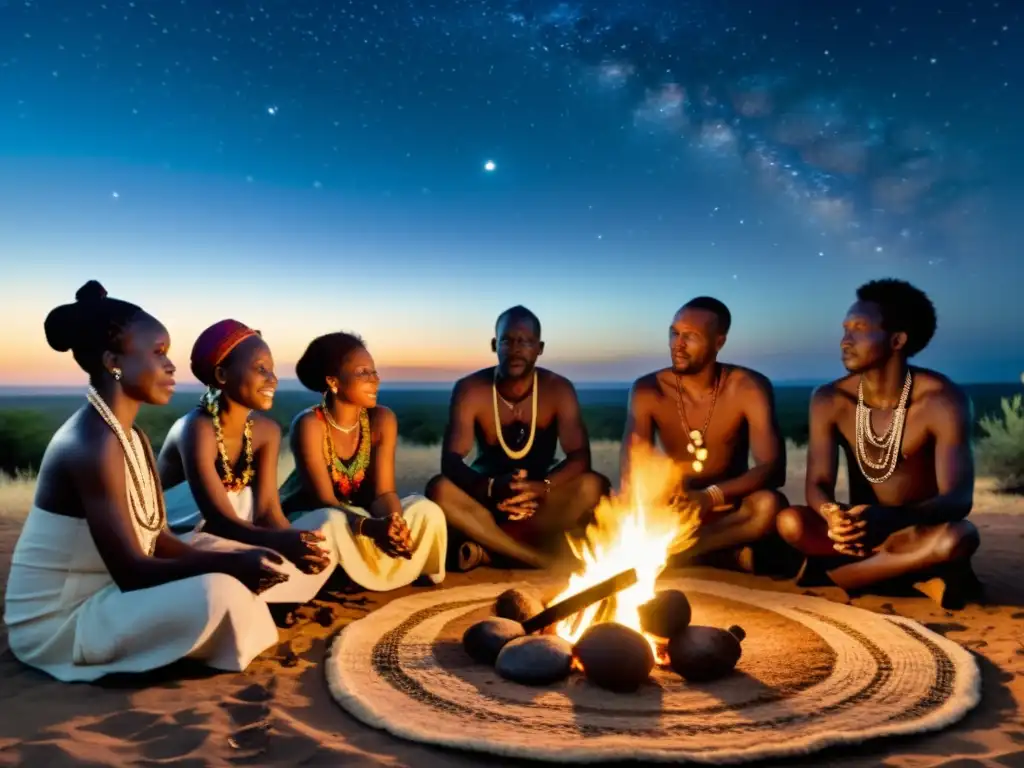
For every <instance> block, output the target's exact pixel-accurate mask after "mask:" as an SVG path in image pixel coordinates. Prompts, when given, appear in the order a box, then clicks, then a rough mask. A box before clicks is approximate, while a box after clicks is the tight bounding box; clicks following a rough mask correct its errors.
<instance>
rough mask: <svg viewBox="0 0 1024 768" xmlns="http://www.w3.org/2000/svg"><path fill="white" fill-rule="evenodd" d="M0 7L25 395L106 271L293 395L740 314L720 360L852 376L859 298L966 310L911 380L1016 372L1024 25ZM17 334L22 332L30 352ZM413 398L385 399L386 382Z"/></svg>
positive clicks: (3, 252) (931, 7)
mask: <svg viewBox="0 0 1024 768" xmlns="http://www.w3.org/2000/svg"><path fill="white" fill-rule="evenodd" d="M301 5H302V7H301V10H300V8H299V7H298V6H295V5H292V4H286V3H277V2H268V3H264V4H263V5H262V6H260V7H257V6H250V7H248V8H243V7H242V6H237V5H233V4H231V3H225V2H223V0H204V2H202V3H200V2H198V0H182V2H180V3H173V4H154V3H133V2H129V1H128V0H108V2H106V3H105V4H103V5H102V6H98V5H93V4H88V3H82V2H80V1H76V2H72V0H35V1H34V2H30V3H18V4H13V3H0V263H2V264H3V268H4V280H3V282H2V283H0V304H2V306H3V312H4V318H5V320H6V325H7V327H8V329H9V330H8V332H7V333H6V334H5V336H4V338H3V339H0V386H34V385H52V386H60V385H77V384H80V383H83V382H84V375H83V374H82V373H81V371H80V370H79V369H78V368H77V366H76V365H75V363H74V361H73V360H72V358H71V355H70V354H65V355H61V354H58V353H56V352H54V351H53V350H51V349H50V348H49V347H48V346H47V344H46V340H45V337H44V334H43V319H44V318H45V316H46V313H47V312H48V311H49V310H50V309H52V308H53V307H54V306H56V305H58V304H61V303H66V302H69V301H71V300H73V298H74V293H75V291H76V290H77V289H78V287H79V286H81V285H82V284H83V283H84V282H85V281H86V280H89V279H97V280H99V281H100V282H101V283H103V285H104V286H105V287H106V288H107V290H108V291H109V292H110V294H111V295H112V296H116V297H119V298H124V299H126V300H129V301H132V302H135V303H137V304H140V305H141V306H142V307H143V308H145V309H146V310H147V311H149V312H150V313H151V314H153V315H155V316H156V317H157V318H159V319H160V320H161V321H162V322H163V323H164V324H165V325H166V326H167V327H168V329H169V330H170V332H171V335H172V341H173V349H172V353H171V357H172V359H173V360H174V362H175V363H176V365H177V367H178V371H179V378H180V379H181V380H182V381H183V382H186V383H187V382H191V381H192V379H191V375H190V373H189V371H188V367H189V366H188V354H189V350H190V349H191V346H192V343H193V341H194V339H195V338H196V336H197V335H198V334H199V332H200V331H202V330H203V329H204V328H205V327H207V326H208V325H210V324H211V323H213V322H215V321H217V320H220V319H223V318H227V317H232V318H235V319H238V320H240V321H242V322H244V323H246V324H249V325H251V326H253V327H256V328H259V329H260V330H261V331H262V332H263V334H264V337H265V338H266V340H267V341H268V343H269V344H270V347H271V349H272V351H273V353H274V357H275V360H276V363H277V366H278V373H279V375H281V376H282V377H284V378H289V377H291V376H292V375H293V365H294V362H295V360H296V359H298V357H299V356H300V355H301V353H302V351H303V349H304V347H305V345H306V344H307V343H308V342H309V341H310V340H312V339H313V338H314V337H315V336H317V335H319V334H322V333H326V332H330V331H335V330H352V331H356V332H358V333H360V334H361V335H363V336H364V338H365V339H366V341H367V343H368V345H369V347H370V351H371V352H372V353H373V354H374V356H375V359H376V362H377V365H378V367H379V368H380V369H381V371H382V373H384V374H385V376H386V377H390V378H392V379H393V380H395V381H413V380H414V381H438V382H450V381H452V380H453V379H454V378H457V377H458V376H459V375H462V374H463V373H467V372H469V371H471V370H473V369H475V368H478V367H482V366H485V365H488V364H490V363H491V362H492V361H493V355H492V353H491V351H490V347H489V344H490V339H491V336H492V335H493V328H494V321H495V319H496V317H497V315H498V314H499V313H500V312H501V311H503V310H504V309H506V308H507V307H509V306H512V305H515V304H523V305H525V306H527V307H529V308H530V309H532V310H533V311H534V312H535V313H536V314H537V315H538V316H539V317H540V319H541V321H542V323H543V328H544V331H543V336H544V339H545V341H546V342H547V351H546V353H545V355H544V357H543V358H542V359H541V365H545V366H547V367H551V368H553V369H555V370H559V371H561V372H564V373H566V374H567V375H570V376H572V377H574V378H575V379H579V380H581V381H616V382H621V381H628V380H630V379H632V378H634V377H636V376H638V375H640V374H642V373H644V372H646V371H648V370H651V369H652V368H653V367H656V366H660V365H665V364H667V363H668V358H667V352H666V344H667V328H668V325H669V323H670V321H671V318H672V315H673V313H674V312H675V311H676V309H677V308H678V307H679V306H680V305H681V304H682V303H684V302H685V301H687V300H688V299H690V298H692V297H693V296H696V295H701V294H709V295H713V296H715V297H717V298H719V299H721V300H723V301H724V302H725V303H726V304H727V305H728V306H729V308H730V309H731V310H732V313H733V330H732V332H731V334H730V336H729V341H728V344H727V346H726V348H725V351H724V352H723V355H722V358H723V360H726V361H730V362H736V363H740V364H745V365H750V366H752V367H755V368H757V369H759V370H761V371H763V372H764V373H765V374H767V375H768V376H770V377H772V378H773V379H777V380H798V379H799V380H810V379H814V380H818V379H822V380H823V379H826V378H828V377H832V376H836V375H839V374H840V373H841V372H842V367H841V364H840V357H839V341H840V336H841V333H842V328H841V323H842V320H843V316H844V314H845V312H846V310H847V308H848V307H849V305H850V304H851V303H852V301H853V300H854V292H855V289H856V287H857V286H858V285H859V284H861V283H863V282H865V281H867V280H871V279H874V278H879V277H899V278H903V279H906V280H909V281H911V282H912V283H914V284H915V285H917V286H919V287H920V288H922V289H924V290H925V291H927V292H928V293H929V295H930V296H931V298H932V300H933V301H934V302H935V305H936V308H937V311H938V316H939V330H938V333H937V335H936V337H935V340H934V341H933V343H932V345H931V346H930V347H929V348H928V349H927V350H925V352H924V353H923V354H922V355H920V358H919V359H915V361H914V362H916V363H919V364H921V365H926V366H933V367H936V368H938V369H939V370H941V371H943V372H944V373H947V374H949V375H950V376H952V377H953V378H954V379H956V380H958V381H962V382H983V381H1017V380H1019V375H1020V372H1021V370H1024V345H1021V343H1020V341H1019V335H1020V328H1021V327H1022V325H1024V309H1022V305H1021V302H1020V299H1019V294H1020V286H1021V285H1024V262H1022V260H1021V258H1020V253H1021V250H1020V243H1021V241H1022V237H1021V232H1022V228H1021V226H1020V215H1019V213H1018V211H1019V209H1020V207H1021V204H1022V202H1024V200H1022V198H1024V194H1022V192H1024V183H1022V181H1021V180H1022V178H1024V176H1022V174H1024V153H1021V152H1020V151H1019V147H1018V146H1017V144H1018V143H1019V142H1018V139H1017V136H1018V135H1019V133H1020V131H1021V129H1022V128H1024V108H1022V105H1024V77H1022V73H1024V40H1022V39H1021V38H1022V35H1021V32H1022V30H1024V18H1022V17H1024V9H1022V8H1017V7H1016V6H1014V5H1013V4H1010V3H1004V4H999V5H997V4H986V5H985V6H984V7H982V6H980V5H979V6H977V7H974V8H972V9H970V10H968V9H965V8H964V6H963V4H962V3H957V2H954V1H953V0H942V1H941V2H938V3H933V4H928V5H927V7H925V6H924V5H921V4H919V3H913V2H910V0H901V1H900V2H896V3H887V4H885V5H877V4H872V3H866V4H860V6H861V7H856V6H855V5H849V6H846V5H842V6H839V5H835V6H833V5H826V4H807V3H793V4H766V3H757V2H752V1H748V2H741V1H740V0H716V1H715V2H712V1H711V0H705V1H703V2H686V3H680V2H678V1H677V0H644V1H643V2H625V0H623V1H622V2H607V3H601V4H598V6H597V9H591V10H589V11H586V13H585V12H584V6H582V5H579V4H574V3H563V2H555V0H550V1H546V0H545V1H541V2H525V1H523V0H483V1H482V2H480V3H477V4H472V5H468V4H465V3H462V2H456V0H441V1H440V2H427V1H426V0H410V2H408V3H405V4H403V5H402V6H401V8H398V7H395V8H392V7H391V6H389V5H388V4H386V3H380V4H378V5H377V6H373V5H372V4H353V5H351V6H344V7H341V6H339V5H338V4H335V3H316V2H313V3H306V4H301ZM12 329H13V330H12ZM385 384H386V382H385Z"/></svg>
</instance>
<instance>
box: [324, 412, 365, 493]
mask: <svg viewBox="0 0 1024 768" xmlns="http://www.w3.org/2000/svg"><path fill="white" fill-rule="evenodd" d="M313 413H314V414H316V417H317V418H318V419H319V420H320V421H321V422H323V424H324V442H323V454H324V460H325V461H326V462H327V471H328V473H330V475H331V482H332V483H333V485H334V491H335V493H336V494H337V495H338V497H339V498H340V499H344V500H346V501H347V500H348V499H350V498H351V497H352V494H354V493H355V492H356V491H358V490H359V487H360V486H361V485H362V484H363V481H364V480H365V479H366V470H367V469H368V468H369V466H370V451H371V449H372V447H373V446H372V442H373V439H372V436H371V434H370V414H369V413H368V412H367V411H366V409H365V408H361V409H360V410H359V419H358V420H357V421H356V423H355V424H353V425H352V426H351V427H342V426H341V425H340V424H338V422H336V421H335V420H334V417H333V416H331V412H330V411H329V410H328V408H327V401H326V398H325V399H324V401H323V402H322V403H321V404H320V405H318V406H314V408H313ZM356 427H358V428H359V442H358V444H357V445H358V448H357V449H356V453H355V455H354V456H353V457H352V458H351V459H350V460H349V462H348V463H345V462H344V461H342V459H341V457H340V456H338V453H337V451H336V450H335V449H334V440H332V439H331V429H332V428H333V429H336V430H338V431H339V432H341V433H343V434H351V433H352V432H353V431H355V429H356Z"/></svg>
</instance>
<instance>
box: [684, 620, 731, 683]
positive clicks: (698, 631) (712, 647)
mask: <svg viewBox="0 0 1024 768" xmlns="http://www.w3.org/2000/svg"><path fill="white" fill-rule="evenodd" d="M746 636H747V633H746V632H744V631H743V628H742V627H737V626H732V627H729V629H728V630H725V629H719V628H718V627H705V626H689V627H687V628H686V629H684V630H683V631H682V632H680V633H679V634H677V635H676V636H675V637H673V638H672V639H671V640H669V643H668V658H669V663H670V664H671V665H672V669H674V670H675V671H676V673H678V674H679V676H680V677H683V678H685V679H686V680H689V681H690V682H694V683H706V682H709V681H711V680H717V679H718V678H720V677H725V676H726V675H728V674H729V673H730V672H732V671H733V669H734V668H735V667H736V663H737V662H738V661H739V660H740V656H741V655H742V653H743V646H742V645H741V643H742V641H743V639H744V638H745V637H746Z"/></svg>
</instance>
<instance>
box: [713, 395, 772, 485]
mask: <svg viewBox="0 0 1024 768" xmlns="http://www.w3.org/2000/svg"><path fill="white" fill-rule="evenodd" d="M740 386H741V391H740V392H739V393H738V394H739V397H740V401H741V402H742V403H743V416H744V418H746V420H747V427H748V429H749V434H750V451H751V453H752V454H753V458H754V466H753V467H751V468H750V469H749V470H747V471H746V472H744V473H743V474H742V475H740V476H739V477H736V478H733V479H731V480H726V481H725V482H722V483H719V485H718V487H719V488H720V489H721V491H722V494H723V495H724V496H725V500H726V501H727V502H730V503H732V502H736V501H740V500H742V499H744V498H746V497H747V496H749V495H750V494H752V493H754V492H755V491H761V490H764V489H768V488H771V489H775V488H781V487H782V486H783V485H785V483H786V446H785V444H784V443H783V441H782V433H781V430H780V429H779V421H778V417H777V415H776V412H775V392H774V391H773V389H772V385H771V382H769V381H768V380H767V379H763V378H762V377H750V378H746V379H744V381H743V382H742V384H741V385H740Z"/></svg>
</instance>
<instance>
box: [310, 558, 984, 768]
mask: <svg viewBox="0 0 1024 768" xmlns="http://www.w3.org/2000/svg"><path fill="white" fill-rule="evenodd" d="M510 586H512V585H510V584H507V583H505V584H482V585H476V586H469V587H460V588H456V589H442V590H435V591H428V592H422V593H419V594H415V595H413V596H410V597H406V598H403V599H400V600H396V601H394V602H392V603H390V604H388V605H387V606H385V607H383V608H381V609H380V610H377V611H375V612H374V613H372V614H370V615H369V616H367V617H365V618H363V619H360V620H358V621H355V622H353V623H352V624H350V625H349V626H348V627H346V628H345V629H344V630H343V631H342V633H341V634H340V635H339V636H338V637H337V638H336V640H335V641H334V643H333V644H332V646H331V649H330V651H329V653H328V658H327V664H326V674H327V681H328V684H329V686H330V689H331V692H332V694H333V696H334V698H335V700H337V701H338V703H339V704H340V705H341V706H342V707H343V708H344V709H346V710H348V711H349V712H350V713H351V714H353V715H354V716H355V717H357V718H358V719H360V720H362V721H363V722H365V723H367V724H368V725H371V726H374V727H376V728H381V729H385V730H387V731H389V732H391V733H392V734H394V735H396V736H399V737H402V738H405V739H410V740H413V741H420V742H426V743H430V744H436V745H444V746H449V747H456V748H459V749H466V750H475V751H480V752H489V753H492V754H497V755H504V756H510V757H511V756H515V757H523V758H533V759H538V760H549V761H557V762H602V761H612V760H622V759H626V758H632V759H644V760H651V761H673V762H674V761H693V762H702V763H737V762H744V761H747V760H755V759H762V758H767V757H780V756H786V755H796V754H804V753H809V752H813V751H815V750H819V749H822V748H824V747H827V746H831V745H836V744H852V743H857V742H862V741H864V740H866V739H870V738H875V737H879V736H889V735H899V734H909V733H917V732H923V731H930V730H936V729H939V728H942V727H944V726H946V725H948V724H950V723H953V722H955V721H956V720H958V719H960V718H961V717H963V716H964V714H966V713H967V712H968V711H969V710H970V709H971V708H972V707H974V706H975V705H976V704H977V703H978V701H979V699H980V696H981V687H980V685H981V682H980V681H981V678H980V673H979V670H978V667H977V664H976V662H975V660H974V658H973V656H971V654H970V653H968V652H967V651H966V650H964V649H963V648H961V647H960V646H959V645H957V644H956V643H953V642H951V641H949V640H946V639H945V638H943V637H940V636H939V635H936V634H934V633H933V632H931V631H929V630H927V629H925V628H924V627H922V626H921V625H920V624H917V623H916V622H914V621H911V620H909V619H904V618H901V617H896V616H882V615H879V614H875V613H871V612H868V611H865V610H862V609H859V608H854V607H852V606H847V605H841V604H838V603H833V602H830V601H827V600H824V599H820V598H814V597H805V596H801V595H792V594H784V593H779V592H768V591H759V590H751V589H747V588H744V587H738V586H734V585H730V584H719V583H715V582H711V581H701V580H696V579H683V578H676V579H665V578H663V579H662V580H661V581H660V582H659V586H665V587H677V588H680V589H682V590H684V591H685V592H686V593H687V595H688V596H689V598H690V602H691V604H692V605H693V612H694V615H693V623H694V624H710V625H714V626H719V627H728V626H730V625H731V624H739V625H740V626H742V627H743V628H744V629H745V630H746V632H747V638H746V640H745V641H744V642H743V656H742V658H741V659H740V662H739V664H738V665H737V668H736V672H735V673H734V674H733V675H731V676H729V677H727V678H723V679H720V680H718V681H715V682H712V683H704V684H696V685H695V684H690V683H686V682H684V681H683V680H682V679H680V678H679V677H678V676H676V675H675V674H674V673H672V672H671V671H663V670H659V669H656V670H655V672H654V673H653V674H652V677H651V681H650V682H649V683H648V684H646V685H645V686H644V687H642V688H641V689H640V691H638V692H637V693H633V694H613V693H608V692H606V691H603V690H601V689H600V688H597V687H596V686H594V685H592V684H591V683H589V682H588V681H587V680H586V679H585V678H584V677H583V676H582V675H580V674H578V673H574V674H573V675H572V676H571V677H570V678H569V679H568V680H566V681H565V682H563V683H560V684H557V685H554V686H551V687H547V688H537V687H528V686H522V685H517V684H515V683H511V682H508V681H506V680H503V679H502V678H500V677H499V676H498V675H497V673H496V672H494V670H493V669H492V668H491V667H488V666H486V665H480V664H476V663H474V662H472V661H470V659H469V658H468V657H467V656H466V654H465V652H464V651H463V650H462V645H461V638H462V633H463V631H464V630H465V629H466V627H468V626H469V625H470V624H472V623H474V622H476V621H479V620H480V619H483V618H486V617H487V616H488V615H490V609H491V604H492V602H493V600H494V598H495V597H496V596H497V595H498V594H500V593H501V592H502V591H504V590H506V589H508V588H509V587H510Z"/></svg>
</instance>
